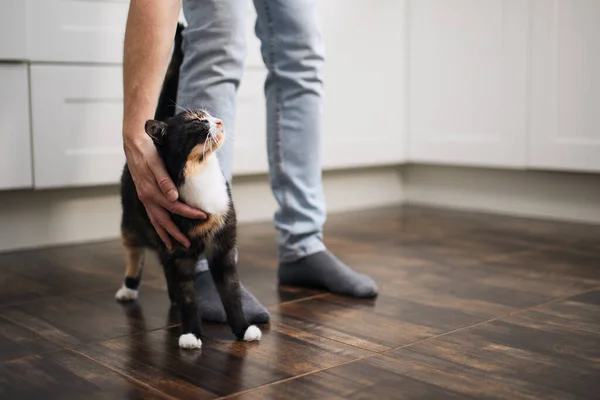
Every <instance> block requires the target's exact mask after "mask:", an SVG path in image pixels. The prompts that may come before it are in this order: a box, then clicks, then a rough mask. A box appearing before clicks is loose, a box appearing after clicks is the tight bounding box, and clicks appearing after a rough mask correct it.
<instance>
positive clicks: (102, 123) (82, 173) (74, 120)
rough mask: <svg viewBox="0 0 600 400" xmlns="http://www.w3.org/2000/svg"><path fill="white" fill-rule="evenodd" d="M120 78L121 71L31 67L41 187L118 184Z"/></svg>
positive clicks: (120, 162) (38, 185)
mask: <svg viewBox="0 0 600 400" xmlns="http://www.w3.org/2000/svg"><path fill="white" fill-rule="evenodd" d="M121 74H122V72H121V68H120V67H96V66H95V67H92V66H87V67H84V66H77V67H76V66H50V65H36V66H32V67H31V105H32V121H33V150H34V151H33V154H34V167H35V171H34V176H35V186H36V188H49V187H65V186H86V185H102V184H114V183H117V182H118V181H119V177H120V174H121V171H122V169H123V165H124V163H125V156H124V152H123V145H122V136H121V135H122V134H121V132H122V131H121V126H122V115H123V110H122V108H123V98H122V97H123V94H122V92H123V88H122V77H121Z"/></svg>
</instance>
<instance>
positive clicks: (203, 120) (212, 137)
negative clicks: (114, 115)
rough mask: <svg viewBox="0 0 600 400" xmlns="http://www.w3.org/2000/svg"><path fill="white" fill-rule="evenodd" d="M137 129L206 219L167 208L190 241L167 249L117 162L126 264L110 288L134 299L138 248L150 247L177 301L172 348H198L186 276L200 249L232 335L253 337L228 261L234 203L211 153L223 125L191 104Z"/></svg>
mask: <svg viewBox="0 0 600 400" xmlns="http://www.w3.org/2000/svg"><path fill="white" fill-rule="evenodd" d="M145 130H146V133H147V134H148V135H149V136H150V137H151V138H152V140H153V142H154V144H155V146H156V148H157V150H158V153H159V155H160V156H161V158H162V159H163V160H164V162H165V166H166V168H167V171H168V173H169V176H170V177H171V179H172V180H173V182H175V183H176V185H177V187H178V189H179V193H180V198H181V200H182V201H183V202H185V203H187V204H189V205H191V206H193V207H196V208H198V209H201V210H203V211H204V212H205V213H206V214H207V215H208V218H207V219H205V220H190V219H187V218H184V217H181V216H178V215H175V214H171V218H172V219H173V222H174V223H175V224H176V225H177V226H178V228H179V229H180V230H181V231H182V232H183V233H184V234H185V235H186V236H187V237H188V238H189V239H190V242H191V246H190V248H189V249H186V248H185V247H184V246H182V245H181V244H179V243H177V242H175V243H174V248H173V250H172V251H169V250H168V249H167V248H166V246H165V245H164V243H163V242H162V241H161V240H160V238H159V236H158V234H157V233H156V231H155V230H154V227H153V226H152V224H151V222H150V220H149V218H148V215H147V213H146V209H145V208H144V205H143V204H142V202H141V201H140V200H139V198H138V196H137V192H136V189H135V184H134V182H133V179H132V177H131V173H130V171H129V169H128V167H127V165H125V167H124V169H123V174H122V178H121V202H122V213H123V214H122V220H121V233H122V239H123V245H124V247H125V252H126V255H127V265H126V269H125V280H124V283H123V286H122V287H121V288H120V289H119V290H118V291H117V293H116V298H117V300H119V301H130V300H135V299H136V298H137V295H138V287H139V284H140V279H141V273H142V269H143V263H144V251H145V250H146V249H151V250H154V251H156V252H157V253H158V256H159V259H160V262H161V264H162V266H163V268H164V272H165V277H166V279H167V287H168V292H169V297H170V298H171V300H172V301H173V302H174V303H175V304H177V306H178V307H179V314H180V318H181V330H182V331H181V336H180V337H179V346H180V347H183V348H199V347H200V346H201V345H202V340H201V339H202V329H201V315H200V309H199V307H198V305H197V302H196V288H195V283H194V277H195V268H196V264H197V262H198V260H199V257H200V256H201V254H203V253H205V254H206V255H207V256H208V262H209V268H210V272H211V275H212V277H213V280H214V282H215V285H216V287H217V289H218V291H219V295H220V297H221V301H222V302H223V306H224V309H225V313H226V315H227V320H228V321H229V324H230V326H231V329H232V331H233V333H234V335H235V336H236V338H237V339H238V340H244V341H255V340H260V338H261V332H260V330H259V329H258V328H257V327H256V326H255V325H252V326H250V325H249V324H248V322H247V321H246V318H245V315H244V312H243V309H242V303H241V292H240V283H239V280H238V277H237V272H236V266H235V246H236V214H235V208H234V205H233V201H232V198H231V189H230V187H229V183H228V182H227V180H226V179H225V176H224V175H223V173H222V171H221V169H220V167H219V163H218V160H217V157H216V155H215V152H216V150H218V148H219V147H220V146H221V144H222V143H223V141H224V139H225V131H224V128H223V123H222V122H221V121H220V120H219V119H217V118H214V117H213V116H211V115H210V114H209V113H208V112H206V111H203V110H193V111H184V112H181V113H179V114H177V115H175V116H173V117H170V118H167V120H166V121H164V122H163V121H157V120H149V121H147V122H146V125H145Z"/></svg>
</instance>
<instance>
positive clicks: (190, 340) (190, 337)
mask: <svg viewBox="0 0 600 400" xmlns="http://www.w3.org/2000/svg"><path fill="white" fill-rule="evenodd" d="M179 347H181V348H182V349H199V348H200V347H202V340H200V339H199V338H197V337H196V335H194V334H193V333H186V334H184V335H181V336H179Z"/></svg>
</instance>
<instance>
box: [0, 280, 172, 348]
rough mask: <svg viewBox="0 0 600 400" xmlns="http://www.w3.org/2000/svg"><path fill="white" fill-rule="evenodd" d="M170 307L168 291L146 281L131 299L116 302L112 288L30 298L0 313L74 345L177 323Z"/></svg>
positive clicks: (40, 333)
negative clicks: (82, 293) (129, 301)
mask: <svg viewBox="0 0 600 400" xmlns="http://www.w3.org/2000/svg"><path fill="white" fill-rule="evenodd" d="M142 310H144V311H143V312H142ZM170 311H171V306H170V302H169V300H168V295H167V293H166V292H165V291H164V290H159V289H154V288H152V287H150V286H148V285H146V287H145V288H144V289H143V290H140V297H139V298H138V300H137V301H136V302H133V303H124V304H121V303H118V302H117V301H115V299H114V291H113V290H111V291H104V292H95V293H91V294H84V295H71V296H63V297H52V298H48V299H41V300H36V301H31V302H28V303H24V304H19V305H16V306H13V307H9V308H5V309H0V316H3V317H5V318H7V319H9V320H11V321H15V322H17V323H19V324H21V325H23V326H26V327H28V328H29V329H31V330H33V331H35V332H36V333H38V334H39V335H41V336H42V337H44V338H47V339H48V340H51V341H53V342H55V343H58V344H60V345H63V346H74V345H79V344H82V343H89V342H94V341H99V340H106V339H111V338H114V337H118V336H123V335H130V334H135V333H139V332H142V331H146V330H151V329H158V328H162V327H166V326H170V325H173V324H177V323H179V320H178V315H177V314H176V313H172V312H170Z"/></svg>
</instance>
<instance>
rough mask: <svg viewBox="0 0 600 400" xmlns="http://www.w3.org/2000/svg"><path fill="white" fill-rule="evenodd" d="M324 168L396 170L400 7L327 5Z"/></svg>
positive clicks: (347, 1) (403, 25)
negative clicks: (385, 167) (381, 167)
mask: <svg viewBox="0 0 600 400" xmlns="http://www.w3.org/2000/svg"><path fill="white" fill-rule="evenodd" d="M318 4H319V12H320V16H321V22H322V27H323V37H324V40H325V49H326V50H325V54H326V62H325V72H324V84H325V104H324V114H323V151H322V153H323V157H322V161H323V167H324V168H345V167H362V166H375V165H385V164H397V163H400V162H402V161H404V160H405V154H406V151H405V148H406V146H405V144H406V135H407V59H408V47H407V34H408V20H407V8H408V2H407V1H406V0H375V1H370V2H365V1H364V0H327V1H320V2H318Z"/></svg>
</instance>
